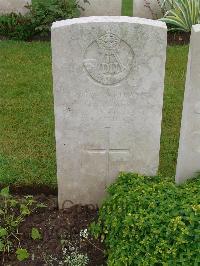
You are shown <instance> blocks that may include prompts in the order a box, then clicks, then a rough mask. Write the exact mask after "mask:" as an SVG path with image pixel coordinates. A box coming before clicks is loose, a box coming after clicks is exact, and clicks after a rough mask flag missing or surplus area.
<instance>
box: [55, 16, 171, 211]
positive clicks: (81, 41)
mask: <svg viewBox="0 0 200 266" xmlns="http://www.w3.org/2000/svg"><path fill="white" fill-rule="evenodd" d="M166 44H167V28H166V25H165V23H163V22H158V21H152V20H146V19H139V18H131V17H88V18H80V19H72V20H66V21H60V22H56V23H54V24H53V26H52V53H53V80H54V108H55V123H56V125H55V126H56V129H55V130H56V146H57V176H58V188H59V206H60V208H64V207H66V206H67V203H69V202H73V203H74V204H77V203H81V204H99V203H100V202H101V200H102V199H103V198H104V196H105V188H106V187H107V186H108V185H109V184H110V183H112V182H113V181H114V180H115V178H116V177H117V175H118V173H119V172H121V171H131V172H138V173H141V174H147V175H154V174H156V172H157V169H158V163H159V149H160V133H161V118H162V106H163V88H164V72H165V59H166Z"/></svg>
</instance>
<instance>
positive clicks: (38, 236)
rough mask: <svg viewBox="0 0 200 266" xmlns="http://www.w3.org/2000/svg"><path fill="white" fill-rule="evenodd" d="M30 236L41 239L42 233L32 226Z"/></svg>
mask: <svg viewBox="0 0 200 266" xmlns="http://www.w3.org/2000/svg"><path fill="white" fill-rule="evenodd" d="M31 237H32V239H33V240H37V239H42V235H41V234H40V232H39V230H38V229H37V228H34V227H33V228H32V231H31Z"/></svg>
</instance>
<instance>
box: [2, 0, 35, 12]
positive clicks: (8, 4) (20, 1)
mask: <svg viewBox="0 0 200 266" xmlns="http://www.w3.org/2000/svg"><path fill="white" fill-rule="evenodd" d="M27 4H31V0H0V14H9V13H12V12H14V13H21V14H25V13H26V12H27V11H28V9H27V8H25V6H26V5H27Z"/></svg>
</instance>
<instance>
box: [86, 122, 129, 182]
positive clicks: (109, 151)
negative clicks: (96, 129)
mask: <svg viewBox="0 0 200 266" xmlns="http://www.w3.org/2000/svg"><path fill="white" fill-rule="evenodd" d="M105 129H106V133H107V145H106V147H105V148H102V149H88V150H87V152H88V153H90V154H105V155H106V162H107V167H106V168H107V179H109V176H110V155H111V154H121V155H123V154H124V155H125V156H126V155H128V154H129V152H130V150H129V149H120V148H117V149H113V148H111V147H110V127H106V128H105Z"/></svg>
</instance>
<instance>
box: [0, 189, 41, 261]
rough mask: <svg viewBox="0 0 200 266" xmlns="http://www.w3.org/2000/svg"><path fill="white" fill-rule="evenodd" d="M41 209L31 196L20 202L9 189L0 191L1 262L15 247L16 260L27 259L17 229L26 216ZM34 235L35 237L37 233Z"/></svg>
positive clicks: (26, 253)
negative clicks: (16, 247)
mask: <svg viewBox="0 0 200 266" xmlns="http://www.w3.org/2000/svg"><path fill="white" fill-rule="evenodd" d="M42 207H44V205H43V204H40V203H37V202H36V201H35V200H34V199H33V197H32V196H25V197H24V198H22V199H20V200H18V199H17V198H14V197H13V196H12V195H11V194H10V191H9V187H6V188H3V189H2V190H1V191H0V254H2V258H3V260H4V255H5V253H8V254H9V253H10V252H14V251H15V250H14V249H15V246H18V249H17V251H16V254H17V258H18V259H19V260H24V259H25V258H27V256H28V252H27V251H26V250H25V249H23V248H22V247H21V243H20V233H19V229H18V228H19V225H20V224H21V223H22V222H23V221H24V220H25V218H26V217H27V216H29V215H30V214H31V213H33V212H34V211H35V210H36V209H37V208H42ZM34 233H35V235H36V233H37V232H36V231H34ZM35 235H34V236H35ZM37 237H38V235H37Z"/></svg>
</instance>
